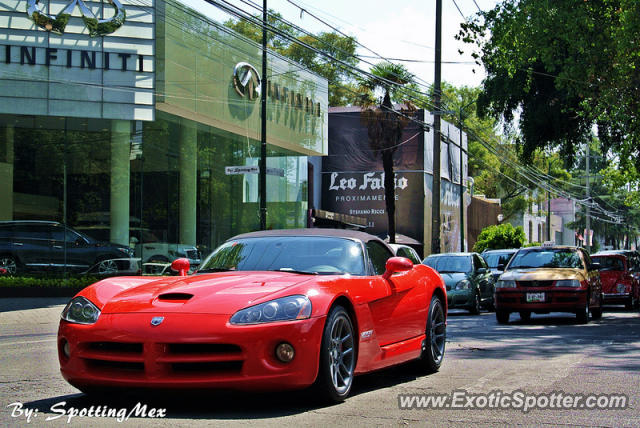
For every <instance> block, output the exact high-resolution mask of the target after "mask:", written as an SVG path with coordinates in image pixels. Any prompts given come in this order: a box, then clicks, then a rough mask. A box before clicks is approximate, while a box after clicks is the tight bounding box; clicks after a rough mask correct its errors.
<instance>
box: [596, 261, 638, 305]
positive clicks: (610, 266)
mask: <svg viewBox="0 0 640 428" xmlns="http://www.w3.org/2000/svg"><path fill="white" fill-rule="evenodd" d="M591 260H592V261H593V262H595V263H599V264H600V268H599V270H600V281H601V282H602V296H603V303H605V304H614V305H615V304H621V305H625V306H626V308H627V309H633V308H634V307H636V306H637V304H638V294H639V290H638V289H639V288H640V287H639V284H638V280H637V279H636V278H635V277H634V276H633V273H632V271H631V266H630V263H629V259H628V258H627V257H626V256H625V255H623V254H605V253H596V254H594V255H593V256H591Z"/></svg>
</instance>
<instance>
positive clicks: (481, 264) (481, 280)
mask: <svg viewBox="0 0 640 428" xmlns="http://www.w3.org/2000/svg"><path fill="white" fill-rule="evenodd" d="M473 277H474V281H473V282H474V283H476V284H478V288H479V289H480V298H481V299H482V300H487V299H490V298H491V297H492V296H493V279H492V277H491V271H490V270H489V266H488V265H487V263H486V262H485V261H484V259H483V258H482V257H480V256H479V255H478V254H473Z"/></svg>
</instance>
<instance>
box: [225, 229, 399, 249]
mask: <svg viewBox="0 0 640 428" xmlns="http://www.w3.org/2000/svg"><path fill="white" fill-rule="evenodd" d="M262 236H330V237H337V238H349V239H357V240H359V241H362V242H364V243H367V242H370V241H377V242H379V243H381V244H382V245H384V246H385V247H387V248H388V249H389V251H391V252H392V253H393V250H391V248H389V246H388V245H387V243H386V242H384V241H383V240H382V239H380V238H378V237H377V236H374V235H370V234H368V233H365V232H359V231H357V230H348V229H325V228H311V229H279V230H260V231H257V232H248V233H242V234H240V235H236V236H234V237H233V238H229V239H228V241H233V240H234V239H242V238H259V237H262Z"/></svg>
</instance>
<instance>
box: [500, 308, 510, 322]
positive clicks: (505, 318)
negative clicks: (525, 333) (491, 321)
mask: <svg viewBox="0 0 640 428" xmlns="http://www.w3.org/2000/svg"><path fill="white" fill-rule="evenodd" d="M509 315H511V313H510V312H507V311H503V310H500V309H496V321H498V324H509Z"/></svg>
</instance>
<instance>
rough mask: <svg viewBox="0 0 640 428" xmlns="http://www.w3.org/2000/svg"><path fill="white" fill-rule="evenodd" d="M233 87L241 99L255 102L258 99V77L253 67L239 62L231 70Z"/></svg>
mask: <svg viewBox="0 0 640 428" xmlns="http://www.w3.org/2000/svg"><path fill="white" fill-rule="evenodd" d="M233 87H234V88H235V90H236V92H237V93H238V94H239V95H240V96H241V97H246V98H249V99H250V100H255V99H256V98H259V97H260V75H259V74H258V70H256V69H255V67H254V66H252V65H251V64H248V63H246V62H239V63H238V64H236V66H235V67H234V68H233Z"/></svg>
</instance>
